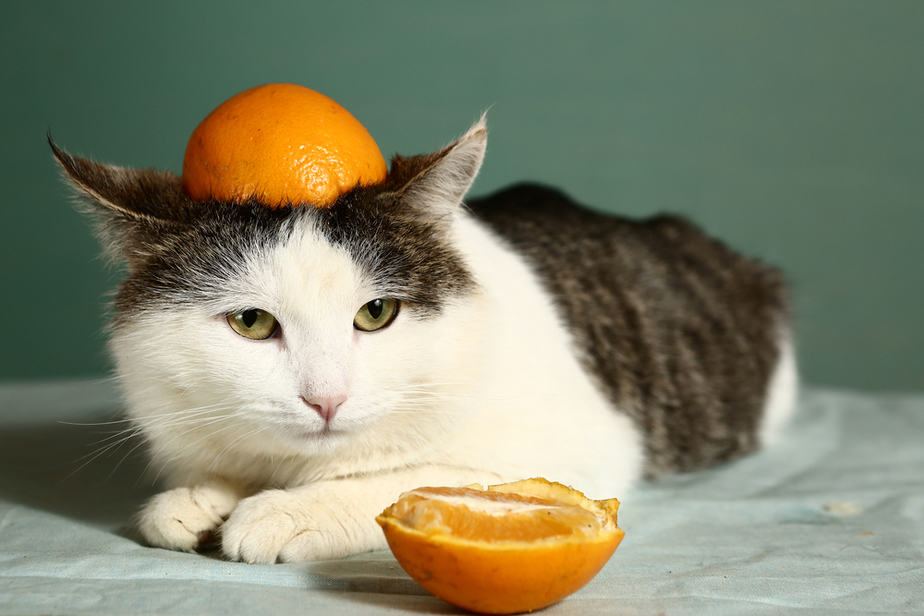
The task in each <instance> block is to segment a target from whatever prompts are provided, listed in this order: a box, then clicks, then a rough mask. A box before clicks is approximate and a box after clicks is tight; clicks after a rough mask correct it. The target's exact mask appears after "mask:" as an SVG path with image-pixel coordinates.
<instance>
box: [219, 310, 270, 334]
mask: <svg viewBox="0 0 924 616" xmlns="http://www.w3.org/2000/svg"><path fill="white" fill-rule="evenodd" d="M228 325H230V326H231V329H233V330H234V331H236V332H237V333H239V334H240V335H242V336H244V337H245V338H250V339H251V340H266V339H267V338H269V337H270V336H272V335H273V334H274V333H275V332H276V328H278V327H279V323H278V322H277V321H276V317H274V316H273V315H271V314H270V313H268V312H267V311H265V310H260V309H259V308H249V309H247V310H241V311H240V312H235V313H234V314H229V315H228Z"/></svg>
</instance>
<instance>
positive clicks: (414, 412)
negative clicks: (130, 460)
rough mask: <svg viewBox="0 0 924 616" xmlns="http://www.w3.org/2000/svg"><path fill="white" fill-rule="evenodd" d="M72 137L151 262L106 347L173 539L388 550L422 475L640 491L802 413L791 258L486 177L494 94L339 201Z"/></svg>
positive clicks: (150, 524) (307, 550)
mask: <svg viewBox="0 0 924 616" xmlns="http://www.w3.org/2000/svg"><path fill="white" fill-rule="evenodd" d="M49 142H50V143H51V147H52V149H53V153H54V156H55V158H56V159H57V161H58V163H59V164H60V165H61V167H62V168H63V170H64V171H65V172H66V175H67V176H68V177H69V178H70V180H71V181H72V182H73V183H74V184H75V185H76V187H77V189H78V192H79V193H80V194H81V195H82V196H83V201H84V203H85V204H86V206H85V207H86V208H87V209H88V210H90V212H91V213H92V216H93V218H94V219H95V223H96V227H97V230H98V233H99V235H100V237H101V240H102V244H103V247H104V250H105V251H106V252H107V253H108V255H109V256H110V257H111V258H113V259H115V260H117V261H120V262H124V264H125V265H126V267H127V273H126V277H125V280H124V281H123V282H122V284H121V286H120V287H119V289H118V292H117V294H116V295H115V298H114V301H113V319H112V325H111V337H110V350H111V353H112V356H113V358H114V361H115V365H116V371H117V375H118V378H119V382H120V384H121V388H122V392H123V395H124V401H125V405H126V409H127V414H128V417H129V418H130V420H131V421H132V422H133V423H134V425H135V426H137V429H138V430H139V432H140V433H141V434H142V435H143V438H144V439H145V440H146V443H147V446H148V449H149V454H150V459H151V465H152V467H153V468H154V469H156V471H157V475H158V477H159V478H160V479H161V480H162V481H164V482H165V483H166V485H167V487H168V488H169V489H167V490H166V491H164V492H161V493H159V494H157V495H156V496H154V497H153V498H152V499H151V500H150V501H149V502H148V503H146V504H145V505H144V507H143V509H142V510H141V513H140V514H139V518H138V524H139V528H140V531H141V534H142V535H143V537H144V539H145V541H146V542H147V543H148V544H150V545H152V546H159V547H163V548H170V549H175V550H187V551H193V550H195V549H197V548H198V547H200V545H202V544H203V542H205V541H206V540H207V539H208V538H209V537H214V536H218V537H220V541H221V549H222V551H223V553H224V555H225V556H226V557H227V558H229V559H233V560H242V561H246V562H250V563H272V562H277V561H301V560H313V559H327V558H337V557H342V556H345V555H349V554H353V553H358V552H363V551H368V550H375V549H381V548H383V547H385V543H384V539H383V536H382V533H381V531H380V530H379V529H378V527H377V525H376V523H375V522H374V517H375V515H376V514H378V513H380V512H381V511H382V509H384V508H385V506H386V505H388V504H389V503H391V502H392V501H394V500H395V499H396V498H397V497H398V496H399V494H401V493H402V492H404V491H407V490H410V489H413V488H415V487H418V486H422V485H462V484H470V483H474V482H478V483H482V484H492V483H499V482H505V481H512V480H517V479H521V478H525V477H534V476H544V477H547V478H549V479H552V480H556V481H560V482H562V483H565V484H569V485H572V486H574V487H576V488H578V489H580V490H582V491H584V492H585V493H587V494H588V495H589V496H591V497H592V498H608V497H613V496H622V495H623V494H624V493H625V491H626V490H627V489H628V488H629V487H630V486H631V485H633V483H635V482H636V481H637V480H639V479H641V478H644V477H655V476H658V475H661V474H664V473H669V472H676V471H686V470H691V469H696V468H702V467H705V466H708V465H712V464H716V463H719V462H722V461H726V460H731V459H733V458H735V457H737V456H740V455H743V454H745V453H748V452H750V451H752V450H754V449H755V448H756V447H758V446H759V445H760V444H761V443H763V442H765V441H767V440H769V439H771V438H773V435H774V434H776V433H778V432H779V429H780V427H781V426H782V425H783V424H784V423H785V421H786V419H787V418H788V416H789V415H790V413H791V412H792V409H793V403H794V396H795V391H796V386H797V378H796V369H795V360H794V358H793V347H792V340H791V333H790V325H789V316H788V308H787V301H788V300H787V297H786V296H787V293H786V288H785V285H784V282H783V279H782V276H781V274H780V273H779V272H778V271H777V270H775V269H773V268H771V267H769V266H766V265H763V264H761V263H759V262H757V261H756V260H752V259H749V258H745V257H743V256H739V255H737V254H736V253H734V252H732V251H731V250H730V249H729V248H727V247H725V246H724V245H723V244H722V243H720V242H718V241H716V240H713V239H710V238H709V237H707V236H706V235H704V234H703V232H701V231H700V230H698V229H697V228H696V227H694V226H693V225H692V224H691V223H689V222H687V221H685V220H684V219H682V218H679V217H673V216H658V217H655V218H651V219H648V220H639V221H632V220H628V219H624V218H620V217H616V216H607V215H603V214H600V213H595V212H593V211H591V210H589V209H586V208H584V207H582V206H580V205H578V204H576V203H574V202H573V201H572V200H571V199H569V198H568V197H567V196H565V195H564V194H563V193H561V192H559V191H557V190H555V189H552V188H548V187H543V186H539V185H527V184H524V185H517V186H513V187H511V188H507V189H505V190H501V191H500V192H497V193H496V194H493V195H490V196H487V197H484V198H480V199H465V197H466V193H467V191H468V190H469V188H470V186H471V184H472V182H473V180H474V179H475V176H476V174H477V173H478V171H479V169H480V167H481V164H482V160H483V158H484V155H485V148H486V144H487V131H486V126H485V119H484V117H482V118H481V120H479V121H478V122H477V123H475V124H474V125H473V126H472V127H471V128H470V129H469V130H468V131H467V132H466V133H465V134H464V135H463V136H462V137H461V138H459V139H458V140H456V141H454V142H453V143H451V144H450V145H449V146H447V147H445V148H443V149H441V150H439V151H438V152H435V153H433V154H428V155H421V156H413V157H401V156H395V157H394V158H393V159H392V161H391V166H390V171H389V173H388V176H387V179H386V180H385V181H384V182H383V183H381V184H379V185H374V186H367V187H357V188H355V189H354V190H352V191H350V192H348V193H346V194H344V195H343V196H341V197H340V198H339V199H338V200H337V201H336V202H335V203H334V204H333V205H332V206H331V207H329V208H323V209H322V208H316V207H305V206H292V205H291V204H289V205H286V206H283V207H279V208H275V209H274V208H270V207H267V206H265V205H262V204H260V203H257V202H256V201H253V200H251V201H247V202H243V203H222V202H205V203H200V202H193V201H191V200H190V199H189V198H188V197H187V196H186V195H185V194H184V192H183V190H182V187H181V182H180V179H179V178H178V177H177V176H175V175H173V174H172V173H169V172H161V171H154V170H136V169H128V168H122V167H117V166H111V165H103V164H100V163H96V162H92V161H90V160H87V159H83V158H78V157H75V156H72V155H70V154H68V153H66V152H65V151H63V150H62V149H60V148H59V147H58V146H57V145H55V144H54V143H53V142H52V141H51V139H50V138H49ZM464 199H465V203H463V200H464Z"/></svg>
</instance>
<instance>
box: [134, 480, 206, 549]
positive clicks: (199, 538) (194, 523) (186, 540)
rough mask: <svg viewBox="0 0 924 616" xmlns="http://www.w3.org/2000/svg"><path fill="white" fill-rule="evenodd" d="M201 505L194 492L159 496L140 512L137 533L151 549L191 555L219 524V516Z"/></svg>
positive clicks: (179, 492)
mask: <svg viewBox="0 0 924 616" xmlns="http://www.w3.org/2000/svg"><path fill="white" fill-rule="evenodd" d="M204 504H205V503H202V502H201V499H197V498H196V493H195V489H193V488H176V489H173V490H169V491H167V492H162V493H160V494H158V495H156V496H154V497H153V498H152V499H151V500H150V501H148V503H147V504H146V505H145V506H144V508H143V509H142V511H141V514H140V516H139V519H138V529H139V530H140V531H141V535H142V537H144V540H145V541H146V542H147V543H148V544H149V545H151V546H154V547H160V548H167V549H170V550H182V551H186V552H192V551H193V550H195V549H196V548H198V547H199V546H200V545H201V544H202V543H203V542H204V540H206V539H207V538H208V537H209V536H210V535H211V533H212V532H213V531H214V530H215V529H216V528H218V526H219V525H220V524H221V522H222V517H221V514H220V513H218V512H217V511H216V510H215V509H214V508H213V507H211V506H208V504H205V506H203V505H204Z"/></svg>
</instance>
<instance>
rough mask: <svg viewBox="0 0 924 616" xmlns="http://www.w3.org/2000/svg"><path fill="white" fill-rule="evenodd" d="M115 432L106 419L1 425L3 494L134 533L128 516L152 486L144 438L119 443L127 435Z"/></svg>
mask: <svg viewBox="0 0 924 616" xmlns="http://www.w3.org/2000/svg"><path fill="white" fill-rule="evenodd" d="M100 421H106V420H105V419H102V420H100ZM115 425H117V426H118V425H120V424H115ZM114 433H115V430H113V429H110V426H106V425H103V426H100V425H74V424H65V423H55V422H48V423H40V424H25V425H12V426H11V425H6V426H0V495H2V497H3V498H4V499H5V500H8V501H12V502H16V503H19V504H22V505H26V506H28V507H31V508H34V509H40V510H43V511H48V512H50V513H54V514H57V515H60V516H64V517H67V518H71V519H74V520H79V521H82V522H86V523H90V524H93V525H99V526H106V527H109V528H113V529H117V532H119V534H126V535H131V531H130V530H129V529H128V522H129V521H130V520H131V518H132V516H133V515H134V513H135V511H136V510H137V508H138V506H139V505H140V504H141V503H142V502H143V501H144V500H145V499H146V498H147V497H148V496H150V495H151V494H152V493H153V492H154V487H153V485H152V482H151V481H150V479H149V478H146V477H145V473H144V469H145V466H146V465H147V462H146V460H145V459H144V452H143V445H142V444H141V442H140V440H139V439H137V438H130V439H128V440H126V441H124V442H123V443H121V444H119V445H118V446H116V445H115V444H113V443H114V441H116V440H118V439H121V438H123V437H124V435H121V436H119V435H115V434H114ZM108 445H112V447H109V448H108V449H104V448H106V447H107V446H108Z"/></svg>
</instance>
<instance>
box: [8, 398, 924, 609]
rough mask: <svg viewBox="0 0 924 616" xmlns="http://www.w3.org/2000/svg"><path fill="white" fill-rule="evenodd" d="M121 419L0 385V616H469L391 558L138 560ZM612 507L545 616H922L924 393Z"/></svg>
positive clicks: (843, 417)
mask: <svg viewBox="0 0 924 616" xmlns="http://www.w3.org/2000/svg"><path fill="white" fill-rule="evenodd" d="M117 407H118V404H117V402H116V399H115V397H114V395H113V393H112V389H111V387H110V386H109V385H107V384H106V383H104V382H71V383H50V384H42V385H35V384H31V385H15V384H6V385H0V614H57V613H68V614H79V613H94V614H110V613H112V614H124V613H133V614H143V613H152V614H193V613H195V614H222V615H226V614H229V613H271V614H283V615H284V614H307V613H311V614H326V613H332V614H333V613H337V614H339V613H349V614H401V613H414V614H419V613H457V612H458V610H456V609H455V608H453V607H452V606H449V605H448V604H446V603H443V602H442V601H440V600H438V599H436V598H434V597H431V596H430V595H428V594H427V593H426V591H424V590H423V589H422V588H420V587H419V586H418V585H417V584H416V583H415V582H413V581H412V580H411V579H410V578H409V577H408V576H407V575H406V574H405V573H404V572H403V571H402V570H401V568H400V567H399V566H398V564H397V563H396V562H395V560H394V558H393V557H392V556H391V554H390V553H389V552H374V553H370V554H362V555H358V556H354V557H351V558H346V559H342V560H334V561H326V562H317V563H300V564H280V565H245V564H241V563H231V562H226V561H224V560H221V559H220V558H219V557H218V556H217V555H216V554H185V553H177V552H169V551H166V550H159V549H152V548H147V547H144V546H142V545H141V544H140V543H139V541H138V538H137V536H136V534H135V531H134V530H133V529H132V527H131V516H132V515H133V514H134V512H135V511H136V510H137V508H138V506H139V505H140V504H141V502H143V500H144V499H145V498H146V497H147V496H148V495H150V494H151V493H152V488H151V487H150V486H151V479H152V478H151V477H145V474H144V471H145V461H144V458H143V455H141V453H142V450H143V445H142V444H141V443H140V441H138V440H137V439H135V438H132V437H130V435H128V434H126V433H124V432H123V433H119V432H118V430H119V429H122V428H126V427H127V426H125V425H124V424H123V423H103V422H107V421H117V420H118V415H117V413H116V409H117ZM61 422H68V423H61ZM87 423H98V424H102V425H73V424H87ZM126 437H127V438H126ZM123 441H124V442H123ZM107 446H109V448H108V449H107ZM142 477H145V478H142ZM551 479H554V477H552V478H551ZM576 487H578V488H580V486H576ZM614 496H618V497H620V499H621V500H622V507H621V509H620V512H619V515H620V517H619V521H620V526H622V527H623V528H624V529H625V530H626V538H625V540H624V541H623V543H622V545H621V546H620V548H619V549H618V550H617V551H616V554H615V555H614V556H613V558H612V559H611V560H610V562H609V563H608V564H607V566H606V567H605V568H604V569H603V571H602V572H601V573H600V574H599V575H598V576H597V577H596V578H595V579H594V580H593V581H591V582H590V584H588V585H587V586H586V587H585V588H584V589H582V590H580V591H579V592H577V593H576V594H574V595H572V596H571V597H569V598H567V599H565V600H564V601H562V602H560V603H558V604H557V605H555V606H553V607H551V608H549V609H548V610H546V611H545V612H543V613H546V614H550V615H552V614H575V615H577V614H581V615H586V614H661V613H664V614H691V615H693V614H697V615H698V614H765V613H767V614H773V613H778V614H798V613H811V614H832V615H833V614H838V615H840V614H854V613H888V614H899V613H909V614H911V613H917V614H920V613H924V394H917V395H911V394H908V395H898V394H861V393H850V392H839V391H829V390H821V389H814V390H813V389H810V390H808V391H806V392H805V393H804V394H803V395H802V399H801V403H800V410H799V414H798V416H797V418H796V420H795V421H794V422H793V423H792V425H790V426H789V427H788V429H787V430H786V432H785V433H784V434H783V436H782V438H781V439H780V440H779V441H778V442H777V443H775V444H773V445H772V446H770V447H768V448H766V449H764V450H763V451H761V452H759V453H757V454H755V455H752V456H749V457H747V458H744V459H742V460H739V461H737V462H734V463H731V464H728V465H725V466H722V467H719V468H716V469H711V470H708V471H703V472H697V473H690V474H685V475H680V476H675V477H671V478H668V479H665V480H661V481H658V482H653V483H646V484H643V485H641V486H639V487H637V488H636V489H634V490H632V491H631V492H629V493H627V494H619V495H614Z"/></svg>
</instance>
